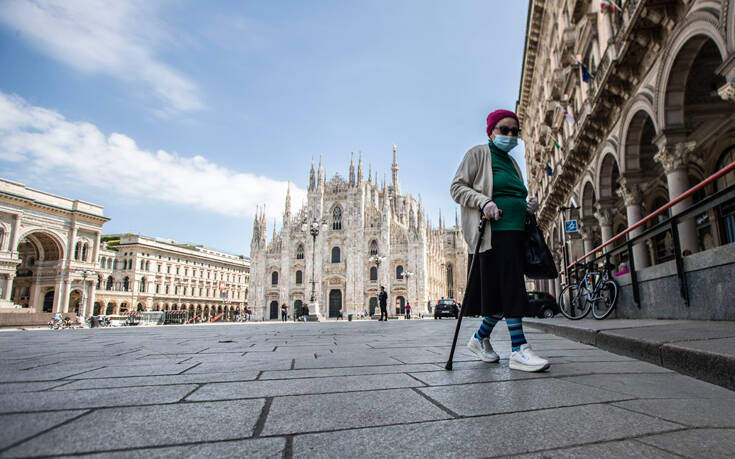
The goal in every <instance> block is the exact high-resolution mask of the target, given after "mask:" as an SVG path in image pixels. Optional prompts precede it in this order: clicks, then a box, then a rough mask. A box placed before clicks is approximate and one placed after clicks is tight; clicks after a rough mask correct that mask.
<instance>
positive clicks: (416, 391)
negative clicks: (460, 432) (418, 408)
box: [411, 387, 462, 419]
mask: <svg viewBox="0 0 735 459" xmlns="http://www.w3.org/2000/svg"><path fill="white" fill-rule="evenodd" d="M411 390H412V391H413V392H414V393H416V394H418V395H419V396H420V397H422V398H423V399H425V400H426V401H428V402H429V403H431V404H432V405H434V406H435V407H437V408H439V409H440V410H442V411H443V412H445V413H446V414H448V415H449V416H451V417H452V418H453V419H461V418H462V416H461V415H460V414H459V413H455V412H454V411H452V410H450V409H449V408H447V407H446V406H444V405H442V404H441V403H439V402H438V401H436V400H434V399H433V398H431V397H429V396H428V395H426V394H424V393H423V392H421V391H420V390H418V388H417V387H412V388H411Z"/></svg>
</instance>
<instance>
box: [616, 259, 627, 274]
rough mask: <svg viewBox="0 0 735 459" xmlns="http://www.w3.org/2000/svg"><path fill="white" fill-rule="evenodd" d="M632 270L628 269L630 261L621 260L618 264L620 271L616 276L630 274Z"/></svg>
mask: <svg viewBox="0 0 735 459" xmlns="http://www.w3.org/2000/svg"><path fill="white" fill-rule="evenodd" d="M629 272H630V270H629V269H628V263H626V262H624V261H623V262H621V263H620V265H619V266H618V272H616V273H615V277H618V276H622V275H623V274H628V273H629Z"/></svg>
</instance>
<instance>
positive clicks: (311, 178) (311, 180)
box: [309, 155, 316, 191]
mask: <svg viewBox="0 0 735 459" xmlns="http://www.w3.org/2000/svg"><path fill="white" fill-rule="evenodd" d="M314 182H315V179H314V156H313V155H312V156H311V170H310V171H309V191H314V187H315V186H316V183H314Z"/></svg>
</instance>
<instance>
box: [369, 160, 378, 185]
mask: <svg viewBox="0 0 735 459" xmlns="http://www.w3.org/2000/svg"><path fill="white" fill-rule="evenodd" d="M375 181H376V182H377V181H378V179H377V178H375ZM368 183H373V165H372V164H368Z"/></svg>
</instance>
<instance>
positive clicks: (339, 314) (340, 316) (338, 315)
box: [337, 309, 344, 320]
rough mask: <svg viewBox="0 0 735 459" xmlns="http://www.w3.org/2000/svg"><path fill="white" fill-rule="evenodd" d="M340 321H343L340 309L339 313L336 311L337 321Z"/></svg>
mask: <svg viewBox="0 0 735 459" xmlns="http://www.w3.org/2000/svg"><path fill="white" fill-rule="evenodd" d="M342 319H344V317H343V316H342V309H340V310H339V311H337V320H342Z"/></svg>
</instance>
